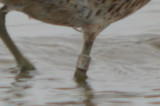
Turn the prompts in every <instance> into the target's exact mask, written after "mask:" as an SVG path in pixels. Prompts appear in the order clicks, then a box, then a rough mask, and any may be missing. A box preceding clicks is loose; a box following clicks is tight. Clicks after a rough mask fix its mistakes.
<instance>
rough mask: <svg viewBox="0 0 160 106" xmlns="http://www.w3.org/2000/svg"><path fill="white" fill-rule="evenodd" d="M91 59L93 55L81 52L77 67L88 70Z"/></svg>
mask: <svg viewBox="0 0 160 106" xmlns="http://www.w3.org/2000/svg"><path fill="white" fill-rule="evenodd" d="M90 61H91V57H89V56H87V55H82V54H80V55H79V58H78V61H77V65H76V68H77V69H81V70H84V71H87V70H88V67H89V64H90Z"/></svg>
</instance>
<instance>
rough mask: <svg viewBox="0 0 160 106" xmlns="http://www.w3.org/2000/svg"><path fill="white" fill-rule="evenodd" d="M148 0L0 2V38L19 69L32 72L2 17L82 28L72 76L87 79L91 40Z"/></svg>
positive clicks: (34, 0)
mask: <svg viewBox="0 0 160 106" xmlns="http://www.w3.org/2000/svg"><path fill="white" fill-rule="evenodd" d="M149 1H150V0H0V2H1V3H2V4H4V6H3V7H2V8H1V9H0V37H1V39H2V40H3V41H4V43H5V44H6V45H7V47H8V48H9V50H10V51H11V53H12V54H13V55H14V57H15V59H16V61H17V64H18V66H19V67H20V68H21V70H30V69H34V66H33V65H32V64H31V62H29V61H28V60H27V59H26V58H25V57H24V56H23V55H22V53H21V52H20V51H19V50H18V48H17V47H16V46H15V44H14V43H13V41H12V40H11V38H10V37H9V34H8V32H7V30H6V26H5V16H6V14H7V13H8V12H10V11H12V10H16V11H20V12H23V13H25V14H27V15H28V16H29V17H31V18H33V19H36V20H39V21H42V22H45V23H49V24H54V25H62V26H68V27H73V28H75V29H76V28H81V31H82V33H83V38H84V45H83V49H82V52H81V54H80V56H79V58H78V61H77V65H76V71H75V76H76V77H81V76H86V72H87V70H88V67H89V63H90V60H91V57H90V52H91V48H92V45H93V43H94V40H95V39H96V37H97V36H98V35H99V33H100V32H102V31H103V30H104V29H105V28H106V27H107V26H109V25H110V24H112V23H113V22H116V21H118V20H120V19H123V18H125V17H127V16H128V15H130V14H132V13H134V12H135V11H137V10H138V9H140V8H141V7H143V6H144V5H145V4H147V3H148V2H149Z"/></svg>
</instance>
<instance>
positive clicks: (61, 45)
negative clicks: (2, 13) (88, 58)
mask: <svg viewBox="0 0 160 106" xmlns="http://www.w3.org/2000/svg"><path fill="white" fill-rule="evenodd" d="M7 26H8V30H9V32H10V34H11V35H12V36H11V37H12V38H13V39H14V41H15V42H16V44H17V46H18V47H19V48H20V49H21V51H22V52H23V54H24V55H25V56H26V57H28V58H29V59H30V60H31V61H32V62H33V64H34V65H35V66H36V68H37V70H36V71H35V72H33V73H34V75H33V76H30V74H22V75H21V74H20V75H16V73H13V70H14V69H13V68H14V67H15V61H14V59H13V57H12V55H11V54H10V53H9V51H8V50H7V49H6V47H5V46H4V44H3V42H1V41H0V71H1V74H0V106H159V105H160V85H159V84H160V1H159V0H152V2H150V3H149V4H148V5H147V6H145V7H144V8H143V9H141V10H140V11H138V12H137V13H136V14H134V15H132V16H130V17H128V18H126V19H125V20H122V21H120V22H117V23H115V24H113V25H111V26H110V27H109V28H108V29H106V30H105V31H103V32H102V33H101V34H100V36H99V37H98V38H97V40H96V42H95V45H94V48H93V51H92V62H91V65H90V69H89V71H88V77H89V79H88V81H87V82H88V83H86V84H83V85H78V84H77V83H76V82H74V80H73V74H74V70H75V64H76V61H77V57H78V55H79V53H80V51H81V47H82V36H81V33H78V32H76V31H74V30H73V29H71V28H66V27H59V26H52V25H47V24H44V23H40V22H38V21H35V20H33V19H28V17H27V16H26V15H24V14H22V13H18V12H12V13H10V14H9V15H8V18H7Z"/></svg>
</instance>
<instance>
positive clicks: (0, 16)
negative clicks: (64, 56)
mask: <svg viewBox="0 0 160 106" xmlns="http://www.w3.org/2000/svg"><path fill="white" fill-rule="evenodd" d="M7 13H8V12H7V6H3V7H2V8H0V38H1V39H2V41H3V42H4V43H5V44H6V46H7V47H8V49H9V50H10V52H11V53H12V54H13V56H14V57H15V59H16V61H17V64H18V67H19V68H20V70H21V71H26V70H33V69H35V68H34V66H33V65H32V64H31V63H30V62H29V61H28V60H27V59H26V58H25V57H24V56H23V55H22V54H21V52H20V51H19V50H18V48H17V47H16V45H15V44H14V42H13V41H12V39H11V38H10V36H9V34H8V32H7V29H6V25H5V17H6V14H7Z"/></svg>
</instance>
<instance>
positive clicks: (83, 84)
mask: <svg viewBox="0 0 160 106" xmlns="http://www.w3.org/2000/svg"><path fill="white" fill-rule="evenodd" d="M75 82H76V83H77V85H78V88H82V89H83V91H82V92H81V93H82V95H84V97H85V98H86V99H85V100H84V101H83V103H84V104H85V106H96V104H95V103H94V101H93V99H94V92H93V90H92V88H91V86H90V85H89V84H88V82H87V81H86V80H85V79H81V80H75Z"/></svg>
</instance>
